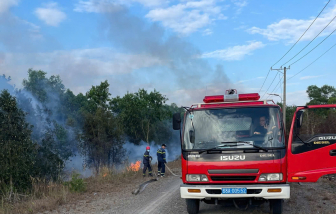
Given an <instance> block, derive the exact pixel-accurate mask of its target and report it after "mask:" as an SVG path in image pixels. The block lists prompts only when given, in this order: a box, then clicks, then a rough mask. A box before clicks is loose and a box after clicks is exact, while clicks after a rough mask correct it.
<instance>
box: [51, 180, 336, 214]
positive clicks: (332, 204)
mask: <svg viewBox="0 0 336 214" xmlns="http://www.w3.org/2000/svg"><path fill="white" fill-rule="evenodd" d="M139 182H140V181H139ZM180 184H181V180H180V179H179V178H178V177H172V176H169V177H166V178H164V179H160V180H159V181H157V182H153V183H151V184H149V185H148V186H147V188H146V189H145V190H144V191H143V192H142V193H140V194H139V195H132V194H131V192H132V190H133V189H134V187H135V186H134V185H132V184H128V185H127V186H126V187H124V188H123V189H122V190H119V191H118V192H114V190H112V189H111V190H106V192H103V193H102V192H101V193H93V194H91V195H88V197H87V199H86V200H82V201H79V202H78V203H76V204H67V205H63V206H61V207H59V209H57V210H55V211H52V212H48V213H50V214H51V213H52V214H55V213H90V214H91V213H101V214H110V213H111V214H112V213H125V214H131V213H139V214H150V213H153V214H159V213H183V214H186V213H187V212H186V205H185V201H184V200H182V199H181V198H180V193H179V185H180ZM291 188H292V189H291V191H292V192H291V199H290V200H286V201H285V205H284V213H285V214H288V213H296V214H297V213H311V214H313V213H314V214H315V213H335V209H336V199H335V193H336V183H335V181H328V180H325V179H320V181H319V182H318V183H315V184H304V185H302V186H300V185H299V184H292V187H291ZM268 211H269V209H268V204H267V203H265V204H264V205H262V206H261V207H258V208H249V209H248V210H246V211H241V210H237V209H236V208H234V207H226V206H221V205H218V206H215V205H207V204H204V203H201V208H200V214H202V213H203V214H205V213H206V214H215V213H216V214H217V213H233V214H239V213H268Z"/></svg>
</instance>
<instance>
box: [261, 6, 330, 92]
mask: <svg viewBox="0 0 336 214" xmlns="http://www.w3.org/2000/svg"><path fill="white" fill-rule="evenodd" d="M329 2H330V0H329V1H328V2H327V3H326V5H324V7H323V9H322V10H321V11H320V13H319V14H318V15H317V16H316V18H315V19H314V21H313V22H312V23H311V24H310V25H309V27H308V28H307V29H306V30H305V32H304V33H303V34H302V35H301V36H300V38H299V39H298V40H297V41H296V42H295V43H294V45H292V47H291V48H290V49H289V50H288V51H287V52H286V53H285V54H284V55H283V56H282V57H281V58H280V59H279V60H278V61H277V62H275V63H274V64H273V65H272V66H271V67H273V66H274V65H276V64H277V63H278V62H280V61H281V60H282V59H283V58H284V57H285V56H286V55H287V54H288V53H289V52H290V51H291V50H292V49H293V48H294V46H295V45H296V44H297V43H298V42H299V41H300V40H301V38H302V37H303V36H304V35H305V34H306V32H307V31H308V30H309V29H310V27H311V26H312V25H313V24H314V22H315V21H316V19H317V18H318V17H319V16H320V15H321V13H322V12H323V11H324V9H325V8H326V7H327V5H328V4H329ZM301 51H302V50H301ZM285 64H286V63H285ZM270 72H271V69H269V70H268V72H267V75H266V78H265V80H264V82H263V84H262V85H261V87H260V89H259V93H260V91H261V89H262V88H263V87H264V85H265V82H266V80H267V78H268V76H269V73H270ZM272 82H274V80H273V81H272ZM266 93H267V90H266V92H265V94H266Z"/></svg>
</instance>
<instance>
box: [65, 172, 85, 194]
mask: <svg viewBox="0 0 336 214" xmlns="http://www.w3.org/2000/svg"><path fill="white" fill-rule="evenodd" d="M79 176H80V174H78V173H75V174H73V175H72V178H71V180H70V181H68V182H65V185H67V186H69V189H70V191H71V192H85V190H86V183H85V182H84V180H83V179H82V178H79Z"/></svg>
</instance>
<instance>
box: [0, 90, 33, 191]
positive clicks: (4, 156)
mask: <svg viewBox="0 0 336 214" xmlns="http://www.w3.org/2000/svg"><path fill="white" fill-rule="evenodd" d="M31 129H32V127H31V126H30V125H29V124H28V123H26V121H25V113H24V112H23V111H22V110H21V109H20V108H19V107H18V105H17V102H16V98H15V97H13V96H11V95H10V94H9V92H8V91H7V90H3V91H2V92H1V94H0V160H1V161H0V172H1V173H0V184H1V185H0V188H1V189H2V191H5V189H4V188H6V186H9V187H10V191H11V192H13V191H25V190H27V189H29V188H30V187H31V177H33V176H34V175H35V171H34V164H35V155H36V147H35V145H34V143H33V142H32V141H31V139H30V135H31V133H32V130H31Z"/></svg>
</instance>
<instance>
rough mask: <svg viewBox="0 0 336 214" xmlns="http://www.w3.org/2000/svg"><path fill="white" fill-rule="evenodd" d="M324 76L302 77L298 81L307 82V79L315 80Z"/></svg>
mask: <svg viewBox="0 0 336 214" xmlns="http://www.w3.org/2000/svg"><path fill="white" fill-rule="evenodd" d="M323 76H325V75H319V76H304V77H301V78H300V80H307V79H315V78H319V77H323Z"/></svg>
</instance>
